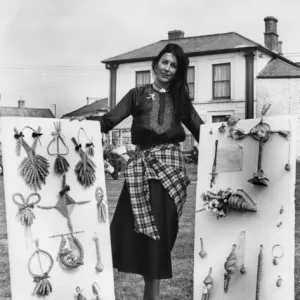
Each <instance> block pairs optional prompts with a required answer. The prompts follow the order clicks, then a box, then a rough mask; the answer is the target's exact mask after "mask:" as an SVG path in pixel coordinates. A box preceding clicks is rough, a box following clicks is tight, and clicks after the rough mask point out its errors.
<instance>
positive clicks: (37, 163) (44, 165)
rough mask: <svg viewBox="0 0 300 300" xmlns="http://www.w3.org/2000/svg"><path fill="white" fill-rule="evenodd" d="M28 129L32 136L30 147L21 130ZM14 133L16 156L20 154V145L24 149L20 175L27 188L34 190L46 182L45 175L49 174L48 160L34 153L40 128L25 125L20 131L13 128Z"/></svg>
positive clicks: (38, 139) (39, 135)
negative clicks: (24, 155) (35, 128)
mask: <svg viewBox="0 0 300 300" xmlns="http://www.w3.org/2000/svg"><path fill="white" fill-rule="evenodd" d="M26 129H30V130H31V131H33V132H32V137H33V138H34V141H33V144H32V147H30V146H29V145H28V144H27V142H26V141H25V139H24V134H23V131H24V130H26ZM14 131H15V135H14V138H15V139H16V141H17V145H16V153H17V155H18V156H20V154H21V147H23V148H24V150H25V151H26V154H27V157H25V158H24V159H23V160H22V162H21V163H20V166H19V171H20V175H21V177H23V179H24V180H25V183H26V184H27V185H28V186H29V188H31V189H33V190H34V191H37V190H40V189H42V184H46V177H47V176H48V174H49V162H48V160H47V159H46V158H44V157H43V156H41V155H38V154H36V152H35V149H36V146H37V142H38V141H40V137H41V135H42V133H41V128H40V127H38V130H37V131H35V130H34V129H33V128H31V127H29V126H26V127H24V128H23V129H22V131H20V132H19V131H18V130H17V128H14Z"/></svg>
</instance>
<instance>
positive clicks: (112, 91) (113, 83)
mask: <svg viewBox="0 0 300 300" xmlns="http://www.w3.org/2000/svg"><path fill="white" fill-rule="evenodd" d="M105 67H106V69H107V70H109V73H110V78H109V97H108V101H109V109H112V108H113V107H114V106H115V105H116V94H117V69H118V64H106V65H105Z"/></svg>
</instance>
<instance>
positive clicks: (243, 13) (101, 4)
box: [0, 0, 300, 116]
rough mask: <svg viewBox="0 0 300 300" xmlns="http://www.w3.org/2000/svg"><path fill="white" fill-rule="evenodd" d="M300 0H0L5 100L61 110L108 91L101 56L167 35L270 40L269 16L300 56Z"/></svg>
mask: <svg viewBox="0 0 300 300" xmlns="http://www.w3.org/2000/svg"><path fill="white" fill-rule="evenodd" d="M299 11H300V0H284V1H283V0H254V1H243V0H227V1H224V0H205V1H204V0H185V1H182V0H173V1H172V0H151V1H150V0H148V1H144V0H107V1H103V0H9V1H8V0H0V94H1V99H2V100H1V102H0V105H3V106H16V105H17V101H18V100H19V99H20V97H22V99H24V100H25V101H26V106H27V107H40V108H51V106H52V104H56V106H57V115H58V116H61V115H62V114H65V113H68V112H70V111H72V110H75V109H77V108H79V107H81V106H83V105H85V104H86V97H101V98H104V97H107V96H108V82H109V81H108V79H109V73H108V71H107V70H105V66H104V65H103V64H102V63H101V60H103V59H106V58H109V57H112V56H115V55H118V54H121V53H124V52H127V51H130V50H133V49H136V48H139V47H143V46H145V45H147V44H151V43H154V42H156V41H158V40H162V39H167V32H168V31H170V30H174V29H180V30H183V31H184V32H185V37H188V36H197V35H206V34H215V33H225V32H231V31H235V32H238V33H240V34H242V35H244V36H246V37H248V38H250V39H252V40H254V41H255V42H257V43H260V44H263V43H264V35H263V33H264V30H265V28H264V20H263V19H264V17H266V16H274V17H276V18H277V19H278V24H277V29H278V34H279V40H282V41H283V52H284V54H285V56H286V57H288V58H289V59H291V60H293V61H300V34H299V33H300V18H299Z"/></svg>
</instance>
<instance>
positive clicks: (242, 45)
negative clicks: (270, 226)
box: [102, 32, 297, 67]
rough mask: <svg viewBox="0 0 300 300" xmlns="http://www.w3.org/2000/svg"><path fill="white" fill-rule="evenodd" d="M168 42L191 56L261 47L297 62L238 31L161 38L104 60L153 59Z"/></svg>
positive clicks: (104, 61)
mask: <svg viewBox="0 0 300 300" xmlns="http://www.w3.org/2000/svg"><path fill="white" fill-rule="evenodd" d="M168 43H176V44H178V45H180V46H181V47H182V49H183V51H184V52H185V53H186V54H187V55H188V56H189V57H192V56H201V55H210V54H218V53H230V52H239V51H241V50H244V51H245V50H248V51H251V50H252V51H254V50H257V49H259V50H260V51H262V52H264V53H266V54H268V55H270V56H272V57H274V58H279V59H281V60H283V61H285V62H287V63H289V64H291V65H293V66H295V67H297V64H296V63H294V62H293V61H291V60H289V59H287V58H286V57H284V56H282V55H279V54H278V53H276V52H274V51H271V50H270V49H268V48H266V47H264V46H263V45H261V44H259V43H256V42H254V41H252V40H251V39H248V38H246V37H244V36H243V35H241V34H239V33H236V32H227V33H217V34H210V35H202V36H194V37H186V38H178V39H172V40H169V39H168V40H161V41H158V42H156V43H153V44H150V45H148V46H145V47H142V48H138V49H135V50H133V51H129V52H126V53H123V54H121V55H117V56H114V57H111V58H107V59H105V60H103V61H102V63H104V64H110V63H116V64H122V63H130V62H139V61H151V60H153V59H154V58H155V57H156V56H157V55H158V53H159V52H160V51H161V49H163V47H164V46H166V45H167V44H168Z"/></svg>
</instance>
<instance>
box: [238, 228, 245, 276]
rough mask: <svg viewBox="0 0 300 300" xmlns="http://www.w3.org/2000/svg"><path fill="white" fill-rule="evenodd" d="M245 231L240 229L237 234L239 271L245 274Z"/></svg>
mask: <svg viewBox="0 0 300 300" xmlns="http://www.w3.org/2000/svg"><path fill="white" fill-rule="evenodd" d="M245 244H246V231H242V232H241V233H240V236H239V248H240V255H241V268H240V273H241V274H243V275H244V274H246V266H245V255H246V254H245V252H246V247H245Z"/></svg>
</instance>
